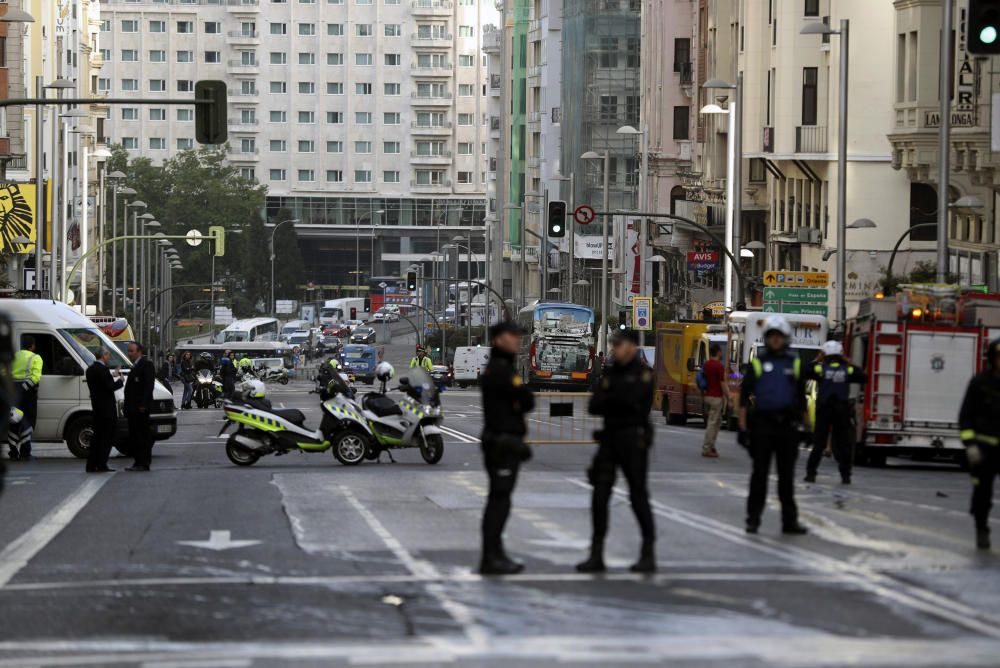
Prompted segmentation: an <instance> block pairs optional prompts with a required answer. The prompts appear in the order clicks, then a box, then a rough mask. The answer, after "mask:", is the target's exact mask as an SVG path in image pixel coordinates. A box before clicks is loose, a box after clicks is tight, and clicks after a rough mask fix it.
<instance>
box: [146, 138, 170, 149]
mask: <svg viewBox="0 0 1000 668" xmlns="http://www.w3.org/2000/svg"><path fill="white" fill-rule="evenodd" d="M149 150H150V151H166V150H167V140H166V139H164V138H163V137H150V138H149Z"/></svg>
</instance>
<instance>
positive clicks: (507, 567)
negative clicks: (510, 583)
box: [479, 554, 524, 575]
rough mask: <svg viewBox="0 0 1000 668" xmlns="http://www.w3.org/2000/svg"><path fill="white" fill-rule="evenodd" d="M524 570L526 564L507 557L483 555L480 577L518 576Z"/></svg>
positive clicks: (503, 555) (502, 555)
mask: <svg viewBox="0 0 1000 668" xmlns="http://www.w3.org/2000/svg"><path fill="white" fill-rule="evenodd" d="M523 570H524V564H522V563H520V562H517V561H514V560H513V559H510V558H509V557H508V556H507V555H505V554H501V555H485V554H484V555H483V559H482V561H480V562H479V574H480V575H517V574H518V573H520V572H521V571H523Z"/></svg>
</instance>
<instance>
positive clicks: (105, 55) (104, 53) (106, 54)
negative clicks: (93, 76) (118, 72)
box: [4, 38, 111, 63]
mask: <svg viewBox="0 0 1000 668" xmlns="http://www.w3.org/2000/svg"><path fill="white" fill-rule="evenodd" d="M4 39H6V38H4ZM101 60H103V61H104V62H106V63H110V62H111V49H101Z"/></svg>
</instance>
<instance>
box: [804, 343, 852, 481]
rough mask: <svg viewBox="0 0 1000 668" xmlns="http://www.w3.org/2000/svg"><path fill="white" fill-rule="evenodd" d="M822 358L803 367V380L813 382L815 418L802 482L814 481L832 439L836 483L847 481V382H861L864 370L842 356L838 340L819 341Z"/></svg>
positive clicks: (848, 395)
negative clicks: (837, 476) (814, 382)
mask: <svg viewBox="0 0 1000 668" xmlns="http://www.w3.org/2000/svg"><path fill="white" fill-rule="evenodd" d="M822 351H823V361H822V362H816V363H814V364H812V365H811V366H810V367H809V368H807V369H806V380H814V381H816V418H815V423H814V425H813V447H812V451H811V452H810V453H809V459H808V460H806V478H805V480H806V482H816V474H817V472H818V471H819V463H820V462H821V461H822V460H823V453H824V451H825V450H826V443H827V440H832V442H833V456H834V458H835V459H836V460H837V464H838V466H839V467H840V482H841V483H843V484H845V485H850V484H851V464H852V458H853V456H854V453H852V452H851V441H850V430H851V396H850V385H851V383H856V384H860V385H863V384H864V383H865V381H866V380H867V379H868V377H867V376H866V375H865V372H864V370H862V369H860V368H859V367H856V366H854V365H853V364H850V363H848V362H847V360H845V359H844V347H843V346H842V345H841V344H840V342H839V341H827V342H826V343H824V344H823V347H822Z"/></svg>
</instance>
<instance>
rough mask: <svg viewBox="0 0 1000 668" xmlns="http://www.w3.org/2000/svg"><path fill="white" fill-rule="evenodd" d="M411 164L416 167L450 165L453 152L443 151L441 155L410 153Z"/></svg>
mask: <svg viewBox="0 0 1000 668" xmlns="http://www.w3.org/2000/svg"><path fill="white" fill-rule="evenodd" d="M410 162H411V163H412V164H414V165H450V164H451V151H442V152H441V153H418V152H417V151H410Z"/></svg>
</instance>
